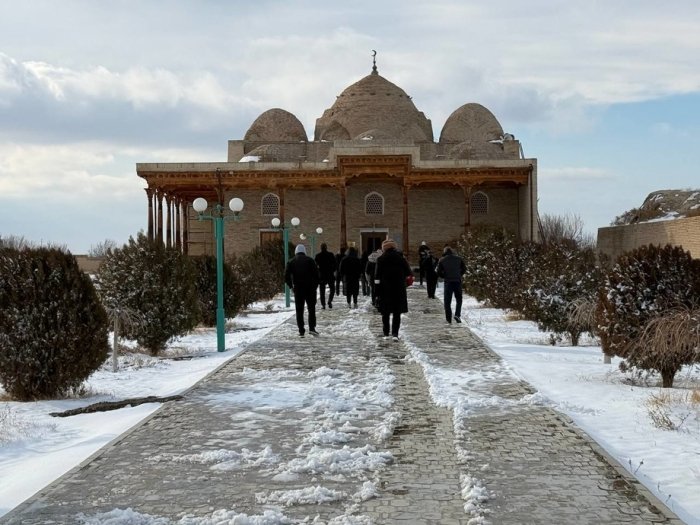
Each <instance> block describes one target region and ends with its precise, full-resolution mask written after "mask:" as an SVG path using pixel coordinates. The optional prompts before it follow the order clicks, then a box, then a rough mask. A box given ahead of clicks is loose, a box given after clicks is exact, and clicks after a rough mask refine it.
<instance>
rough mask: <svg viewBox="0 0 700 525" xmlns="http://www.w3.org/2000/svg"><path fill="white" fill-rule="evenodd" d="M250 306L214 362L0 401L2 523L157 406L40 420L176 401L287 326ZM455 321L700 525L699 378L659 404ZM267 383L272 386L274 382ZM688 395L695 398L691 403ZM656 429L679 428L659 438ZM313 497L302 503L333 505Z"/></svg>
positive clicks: (122, 519) (104, 377) (125, 364)
mask: <svg viewBox="0 0 700 525" xmlns="http://www.w3.org/2000/svg"><path fill="white" fill-rule="evenodd" d="M257 306H258V308H259V309H261V310H265V309H267V310H272V312H271V313H266V314H249V315H245V316H239V317H237V318H236V319H235V320H234V324H235V325H236V326H238V327H240V328H243V330H240V331H236V332H233V333H229V334H227V348H229V350H227V351H226V352H224V353H221V354H218V353H217V352H216V351H215V348H216V337H215V333H214V331H213V330H208V331H204V332H199V333H195V334H192V335H190V336H187V337H184V338H182V339H179V340H178V341H176V342H175V343H173V345H171V347H170V349H169V352H168V354H169V355H170V356H179V355H186V356H192V355H195V356H197V358H194V359H185V360H173V359H158V360H155V359H151V358H146V357H143V356H142V357H138V358H134V357H130V358H122V359H121V362H120V371H119V373H117V374H114V373H112V372H111V371H110V364H109V363H108V364H107V365H106V366H105V368H104V369H103V370H100V371H99V372H97V373H96V374H95V375H94V376H93V377H92V378H91V379H90V381H89V383H88V385H87V393H86V394H85V395H84V396H82V397H81V398H79V399H68V400H60V401H43V402H36V403H14V402H7V401H5V402H0V515H2V514H5V513H7V512H8V511H9V510H10V509H12V508H13V507H14V506H15V505H17V504H19V503H20V502H21V501H22V500H24V499H26V498H27V497H29V496H31V495H32V494H33V493H34V492H36V491H37V490H39V489H40V488H42V487H43V486H45V485H46V484H48V483H49V482H51V481H52V480H53V479H55V478H57V477H58V476H60V475H61V474H63V473H64V472H66V471H67V470H69V469H70V468H72V467H73V466H75V465H76V464H78V463H79V462H80V461H82V460H83V459H85V458H86V457H88V456H89V455H90V454H92V453H93V452H95V451H96V450H97V449H99V448H100V447H102V446H103V445H104V444H106V443H107V442H109V441H110V440H112V439H113V438H115V437H116V436H118V435H119V434H120V433H122V432H124V431H125V430H126V429H128V428H129V427H131V426H133V425H134V424H136V423H137V422H138V421H140V420H141V419H143V418H144V417H146V416H147V415H149V414H151V413H152V412H153V411H154V410H155V409H156V408H157V407H158V405H157V404H149V405H141V406H138V407H135V408H124V409H120V410H117V411H112V412H104V413H97V414H84V415H79V416H73V417H70V418H53V417H50V416H49V415H48V413H49V412H55V411H61V410H66V409H69V408H75V407H77V406H84V405H88V404H91V403H94V402H97V401H102V400H109V399H122V398H126V397H141V396H146V395H159V396H165V395H172V394H176V393H180V392H183V391H184V390H186V389H187V388H188V387H189V386H190V385H192V384H193V383H195V382H196V381H197V380H199V379H200V378H202V377H203V376H205V375H206V374H207V373H209V372H210V371H212V370H213V369H214V368H216V367H218V366H220V365H221V364H223V363H224V362H225V361H226V360H228V359H231V358H232V357H233V356H235V355H236V354H237V353H239V352H240V351H241V349H243V348H244V347H245V346H246V345H247V344H248V343H249V342H251V341H254V340H255V339H257V338H259V337H262V336H263V335H265V334H266V333H267V332H268V331H269V330H271V329H272V328H274V327H275V326H277V325H279V324H280V323H282V322H284V320H286V319H287V318H289V317H290V316H291V315H293V312H292V310H289V309H284V308H283V307H282V301H281V300H277V301H275V302H272V303H269V304H268V305H267V306H265V305H257ZM409 315H415V314H414V313H411V314H409ZM463 317H464V319H465V321H466V325H467V326H469V327H470V328H471V329H472V330H474V331H475V332H476V333H477V334H478V335H479V336H481V337H482V338H483V339H484V340H485V341H486V343H487V344H489V346H490V347H491V348H493V349H494V350H495V351H496V352H498V353H499V354H500V355H501V356H502V357H503V359H504V360H505V367H506V368H508V369H509V370H510V371H511V372H512V373H514V374H516V375H517V376H520V377H522V378H524V379H525V380H527V381H528V382H530V383H531V384H532V385H533V386H535V388H537V389H538V390H539V394H538V399H540V400H544V402H546V403H549V404H551V405H552V406H553V407H555V408H556V409H558V410H560V411H561V412H563V413H565V414H567V415H568V416H569V417H571V418H572V419H573V420H574V421H576V423H577V424H578V425H579V426H580V427H581V428H583V429H584V430H585V431H586V432H587V433H588V434H589V435H591V436H592V437H593V438H594V439H596V441H598V442H599V443H600V444H601V446H602V447H603V448H605V449H606V450H607V451H608V452H609V453H610V454H611V455H612V456H613V457H615V458H617V459H618V460H619V461H620V463H622V464H623V465H624V466H625V467H626V468H628V469H629V470H630V471H631V472H632V473H633V474H634V475H635V476H637V478H639V479H640V480H641V482H642V483H644V484H645V485H646V486H647V487H648V488H649V489H650V490H651V491H652V492H654V493H655V494H656V495H657V496H658V497H659V498H660V499H661V500H662V501H663V502H665V503H666V504H667V505H668V506H669V507H670V508H671V509H672V510H674V512H676V513H677V514H678V515H679V516H680V517H681V518H682V519H683V520H684V521H686V522H687V523H689V524H692V525H700V497H698V496H697V495H698V494H699V493H700V399H699V397H700V395H698V392H697V391H698V390H699V389H700V371H699V370H698V368H697V367H695V368H689V369H687V370H684V371H683V372H682V373H681V374H680V375H679V377H678V378H677V386H676V388H674V389H673V391H672V395H671V396H670V398H669V399H665V398H664V396H663V395H662V389H660V388H658V386H657V385H656V379H655V378H653V377H651V378H635V377H631V376H629V375H624V374H622V373H620V372H619V370H618V367H617V364H618V362H617V361H616V360H613V364H612V365H606V364H604V363H603V358H602V354H601V351H600V348H599V347H598V346H581V347H565V346H558V347H553V346H550V345H548V344H547V342H548V340H549V336H548V334H546V333H543V332H539V331H538V330H537V328H536V326H535V325H534V324H533V323H531V322H527V321H512V320H508V317H507V316H506V315H505V314H504V312H503V311H501V310H496V309H489V308H484V307H483V306H482V305H480V304H478V303H477V302H476V301H474V300H473V299H469V298H467V299H466V300H465V308H464V312H463ZM463 326H464V325H463ZM350 328H352V327H350V326H348V329H350ZM356 328H357V327H354V328H353V329H356ZM336 335H338V334H336ZM592 344H594V343H591V345H592ZM437 372H438V373H439V372H440V371H437ZM445 373H449V372H448V371H445ZM386 381H387V378H386V377H384V376H382V375H378V376H377V378H376V383H377V384H376V389H377V391H380V390H382V389H383V388H384V386H383V385H382V382H386ZM270 382H271V385H270V386H271V387H272V386H274V379H270ZM692 389H695V390H696V397H695V398H694V399H693V398H692V394H693V390H692ZM260 391H265V389H264V388H263V389H260ZM0 394H1V391H0ZM251 395H253V394H252V393H251ZM329 395H330V394H329ZM652 416H653V417H652ZM654 420H656V422H657V423H661V424H666V425H667V426H675V427H677V429H676V430H664V429H661V428H658V426H656V425H655V424H654ZM357 468H358V469H359V468H362V467H357ZM485 482H488V480H485ZM310 490H311V489H310ZM366 490H367V491H368V494H367V497H371V495H372V494H371V492H372V490H373V488H372V487H371V486H368V487H366ZM317 492H318V490H316V492H314V493H313V494H304V495H302V496H303V497H304V498H312V499H316V498H323V497H332V495H328V494H325V495H324V494H318V493H317ZM285 497H292V496H291V495H285ZM294 497H295V498H296V497H301V496H299V495H296V496H294ZM363 497H364V496H363ZM114 512H115V513H114V514H113V515H111V516H107V515H103V516H101V517H100V518H99V519H98V520H97V521H94V523H107V522H109V523H114V524H117V523H119V524H126V523H144V524H145V523H159V522H158V521H157V519H155V520H153V519H149V518H147V517H144V516H143V515H138V513H134V512H132V511H130V510H125V509H120V510H115V511H114ZM221 512H226V513H228V514H226V516H224V515H221V516H219V517H220V518H221V519H222V520H223V519H226V518H228V517H233V514H232V511H221ZM279 516H281V515H278V516H273V515H269V516H267V517H264V516H261V517H259V519H258V520H251V521H245V523H279V522H280V521H276V520H277V519H278V517H279ZM214 518H217V519H218V517H215V516H213V515H212V516H211V520H212V521H211V523H214V522H218V521H215V520H214ZM110 520H112V521H110ZM130 520H131V521H130ZM266 520H267V521H266ZM86 523H87V522H86ZM89 523H92V522H89ZM187 523H195V522H194V521H188V522H187ZM197 523H200V522H199V521H197ZM201 523H204V522H201ZM206 523H210V522H209V521H207V522H206Z"/></svg>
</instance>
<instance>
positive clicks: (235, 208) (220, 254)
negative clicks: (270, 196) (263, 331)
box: [192, 197, 243, 352]
mask: <svg viewBox="0 0 700 525" xmlns="http://www.w3.org/2000/svg"><path fill="white" fill-rule="evenodd" d="M228 205H229V208H230V209H231V211H232V212H233V215H225V214H224V211H225V208H224V207H223V206H222V205H221V204H217V205H216V206H214V208H213V210H212V213H211V214H210V215H204V212H205V211H206V209H207V206H208V203H207V201H206V199H203V198H202V197H198V198H196V199H195V200H194V202H193V203H192V207H193V208H194V211H196V212H197V218H198V219H199V220H200V221H203V220H210V221H213V222H214V238H215V239H216V350H217V351H218V352H223V351H225V350H226V340H225V337H224V332H225V324H226V318H225V314H224V222H225V221H230V220H232V221H237V220H239V219H240V213H241V210H242V209H243V201H242V200H241V199H239V198H238V197H234V198H233V199H231V200H230V201H229V203H228Z"/></svg>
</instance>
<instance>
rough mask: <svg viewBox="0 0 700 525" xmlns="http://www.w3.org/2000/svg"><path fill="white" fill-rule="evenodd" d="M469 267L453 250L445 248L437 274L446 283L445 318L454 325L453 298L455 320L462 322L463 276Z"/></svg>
mask: <svg viewBox="0 0 700 525" xmlns="http://www.w3.org/2000/svg"><path fill="white" fill-rule="evenodd" d="M466 271H467V267H466V266H465V265H464V261H463V260H462V258H461V257H460V256H459V255H457V254H455V253H453V252H452V248H450V247H449V246H445V249H444V250H443V251H442V257H441V258H440V260H439V261H438V265H437V274H438V277H442V279H443V281H444V282H445V289H444V298H443V299H444V301H445V318H446V319H447V322H448V323H450V324H452V296H453V295H454V297H455V300H456V305H455V315H454V320H455V322H457V323H461V322H462V276H463V275H464V274H465V273H466Z"/></svg>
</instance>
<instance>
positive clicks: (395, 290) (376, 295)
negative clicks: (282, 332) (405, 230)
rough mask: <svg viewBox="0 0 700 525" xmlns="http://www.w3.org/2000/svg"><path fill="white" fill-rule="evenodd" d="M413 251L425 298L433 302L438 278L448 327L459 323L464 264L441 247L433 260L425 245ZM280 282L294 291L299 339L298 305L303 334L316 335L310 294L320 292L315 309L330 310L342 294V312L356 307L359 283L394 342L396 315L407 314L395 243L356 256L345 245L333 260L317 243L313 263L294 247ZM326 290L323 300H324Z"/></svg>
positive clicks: (405, 281)
mask: <svg viewBox="0 0 700 525" xmlns="http://www.w3.org/2000/svg"><path fill="white" fill-rule="evenodd" d="M418 252H419V270H420V285H421V286H422V285H423V280H424V279H425V281H426V284H427V292H428V297H429V298H435V289H436V287H437V281H438V278H439V277H441V278H442V279H443V280H444V282H445V290H444V307H445V317H446V319H447V322H448V323H450V324H451V323H452V320H453V319H454V321H455V322H457V323H460V322H462V319H461V310H462V276H463V275H464V273H465V272H466V267H465V265H464V261H463V260H462V258H461V257H459V256H458V255H456V254H455V253H453V251H452V248H450V247H449V246H445V248H444V249H443V256H442V257H441V258H440V259H437V257H435V256H434V255H432V253H431V251H430V248H429V247H428V246H427V244H426V243H425V242H423V243H421V246H420V248H419V250H418ZM284 280H285V282H286V284H287V286H289V288H290V289H291V290H293V292H294V302H295V308H296V321H297V326H298V328H299V335H300V336H301V337H304V335H305V333H306V330H305V323H304V306H306V309H307V311H308V326H309V334H311V335H314V336H317V335H319V334H318V332H317V331H316V290H317V289H318V290H319V292H320V299H321V308H323V309H324V310H325V308H326V305H328V308H333V299H334V297H336V296H338V295H340V292H341V282H342V290H343V293H344V295H345V297H346V300H347V305H348V308H357V298H358V295H359V294H360V282H362V293H363V295H370V296H371V299H372V304H373V305H374V306H376V307H377V309H378V310H379V312H380V313H381V316H382V329H383V334H384V337H387V338H388V337H391V338H392V339H393V340H394V341H398V340H399V329H400V328H401V314H403V313H406V312H408V298H407V295H406V288H407V286H408V285H409V284H410V283H412V282H413V272H412V270H411V267H410V266H409V264H408V261H407V260H406V258H405V257H404V255H403V253H401V252H400V251H399V250H398V248H397V246H396V242H394V241H393V240H392V239H386V240H385V241H384V242H383V243H382V247H381V249H379V250H376V251H375V252H372V253H364V254H363V256H362V258H360V257H359V256H358V253H357V249H356V248H355V247H354V246H351V247H350V248H348V249H347V250H345V249H344V248H342V249H341V250H340V252H339V253H338V254H337V255H334V254H333V253H332V252H330V251H328V246H327V245H326V243H323V244H321V251H320V252H319V253H318V254H316V256H315V257H314V258H311V257H309V256H307V254H306V247H305V246H304V245H303V244H299V245H297V247H296V249H295V251H294V258H292V259H291V260H290V261H289V262H288V263H287V266H286V268H285V273H284ZM326 288H328V297H327V301H326ZM453 297H454V299H455V302H456V305H455V311H454V315H453V312H452V299H453Z"/></svg>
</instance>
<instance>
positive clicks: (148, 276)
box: [98, 233, 200, 355]
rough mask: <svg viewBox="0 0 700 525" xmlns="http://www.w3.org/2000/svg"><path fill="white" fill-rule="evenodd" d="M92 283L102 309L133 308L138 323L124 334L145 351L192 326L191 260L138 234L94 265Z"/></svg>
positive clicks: (155, 349)
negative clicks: (95, 274) (95, 271)
mask: <svg viewBox="0 0 700 525" xmlns="http://www.w3.org/2000/svg"><path fill="white" fill-rule="evenodd" d="M98 286H99V290H100V296H101V297H102V300H103V301H104V302H105V304H106V305H107V306H108V307H110V308H114V309H116V308H124V309H128V310H130V311H133V312H138V314H139V318H140V322H139V323H138V324H136V325H134V326H132V327H130V328H129V329H128V330H127V332H126V334H125V335H126V336H127V337H130V338H132V339H136V341H137V342H138V343H139V344H140V345H141V346H142V347H144V348H146V349H147V350H148V351H149V352H150V353H151V355H158V354H159V353H160V352H161V351H162V350H163V349H164V348H165V345H166V343H167V342H168V341H169V340H170V339H172V338H173V337H176V336H180V335H184V334H186V333H187V332H188V331H189V330H191V329H192V328H194V327H195V326H196V324H197V322H198V321H199V318H200V311H199V305H198V302H197V292H196V289H195V271H194V266H193V265H192V262H191V261H190V260H189V258H188V257H187V256H186V255H183V254H181V253H180V252H179V251H178V250H177V249H175V248H166V247H165V246H163V244H162V243H161V242H158V241H157V240H149V239H148V238H147V237H146V236H145V235H143V234H141V233H140V234H139V235H138V237H137V238H136V239H134V238H133V237H131V238H129V242H128V243H127V244H125V245H124V246H123V247H122V248H119V249H116V250H110V251H109V253H108V255H107V257H106V258H105V260H104V262H103V263H102V265H101V266H100V271H99V274H98Z"/></svg>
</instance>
